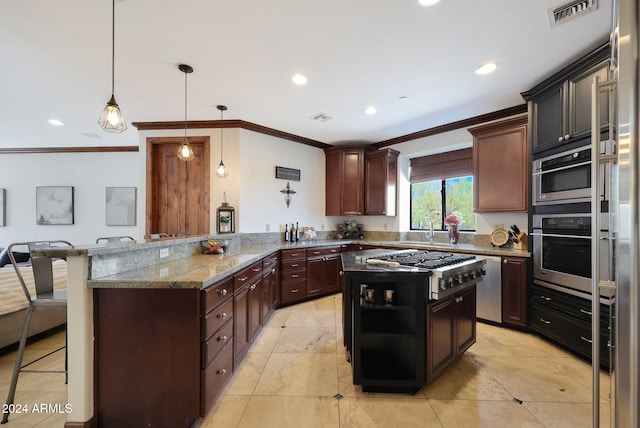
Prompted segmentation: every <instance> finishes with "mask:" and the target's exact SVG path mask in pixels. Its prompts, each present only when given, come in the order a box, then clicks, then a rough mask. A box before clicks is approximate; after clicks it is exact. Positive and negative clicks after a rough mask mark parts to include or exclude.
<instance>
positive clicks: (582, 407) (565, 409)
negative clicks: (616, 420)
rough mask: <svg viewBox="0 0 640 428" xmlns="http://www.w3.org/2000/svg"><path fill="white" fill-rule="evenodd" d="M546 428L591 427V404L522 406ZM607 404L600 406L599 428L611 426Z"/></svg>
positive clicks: (535, 403) (534, 404)
mask: <svg viewBox="0 0 640 428" xmlns="http://www.w3.org/2000/svg"><path fill="white" fill-rule="evenodd" d="M522 405H523V406H524V407H525V408H526V409H527V410H528V411H529V413H531V414H532V415H533V416H534V417H535V418H536V419H538V420H539V421H540V423H542V424H543V425H544V426H545V427H546V428H583V427H590V426H592V421H593V419H592V414H591V403H540V402H525V403H523V404H522ZM610 416H611V411H610V409H609V404H601V405H600V418H599V420H600V428H608V427H610V426H611V424H610V421H609V417H610Z"/></svg>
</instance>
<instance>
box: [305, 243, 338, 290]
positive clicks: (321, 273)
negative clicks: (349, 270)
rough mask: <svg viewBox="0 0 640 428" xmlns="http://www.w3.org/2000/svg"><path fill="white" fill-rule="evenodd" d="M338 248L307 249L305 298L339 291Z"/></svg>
mask: <svg viewBox="0 0 640 428" xmlns="http://www.w3.org/2000/svg"><path fill="white" fill-rule="evenodd" d="M340 253H341V248H340V246H335V247H318V248H309V249H307V297H312V296H315V295H321V294H327V293H332V292H336V291H340V267H341V266H342V262H341V261H340Z"/></svg>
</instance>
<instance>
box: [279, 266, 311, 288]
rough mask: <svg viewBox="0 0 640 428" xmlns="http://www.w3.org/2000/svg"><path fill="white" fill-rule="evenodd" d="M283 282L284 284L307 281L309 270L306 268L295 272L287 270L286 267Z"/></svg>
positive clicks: (282, 276) (283, 272)
mask: <svg viewBox="0 0 640 428" xmlns="http://www.w3.org/2000/svg"><path fill="white" fill-rule="evenodd" d="M280 278H281V283H282V284H283V285H284V284H286V283H290V282H306V281H307V271H306V270H298V271H293V272H285V271H284V269H283V271H282V273H281V276H280Z"/></svg>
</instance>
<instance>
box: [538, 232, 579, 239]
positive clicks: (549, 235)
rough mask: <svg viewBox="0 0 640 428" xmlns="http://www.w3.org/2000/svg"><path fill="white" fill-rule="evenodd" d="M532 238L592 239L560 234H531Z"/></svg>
mask: <svg viewBox="0 0 640 428" xmlns="http://www.w3.org/2000/svg"><path fill="white" fill-rule="evenodd" d="M531 236H541V237H547V238H574V239H591V237H590V236H581V235H562V234H560V233H536V232H531Z"/></svg>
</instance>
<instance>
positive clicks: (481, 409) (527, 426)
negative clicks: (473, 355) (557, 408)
mask: <svg viewBox="0 0 640 428" xmlns="http://www.w3.org/2000/svg"><path fill="white" fill-rule="evenodd" d="M429 402H430V403H431V406H432V407H433V410H434V411H435V413H436V415H437V416H438V419H439V420H440V422H441V423H442V426H443V427H444V428H461V427H464V428H515V427H517V428H534V427H536V428H543V427H544V426H543V425H542V424H541V423H540V422H538V420H537V419H536V418H534V417H533V416H532V415H531V414H530V413H529V412H528V411H527V410H526V409H525V408H523V407H522V405H520V404H518V403H515V402H513V401H476V400H429Z"/></svg>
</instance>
